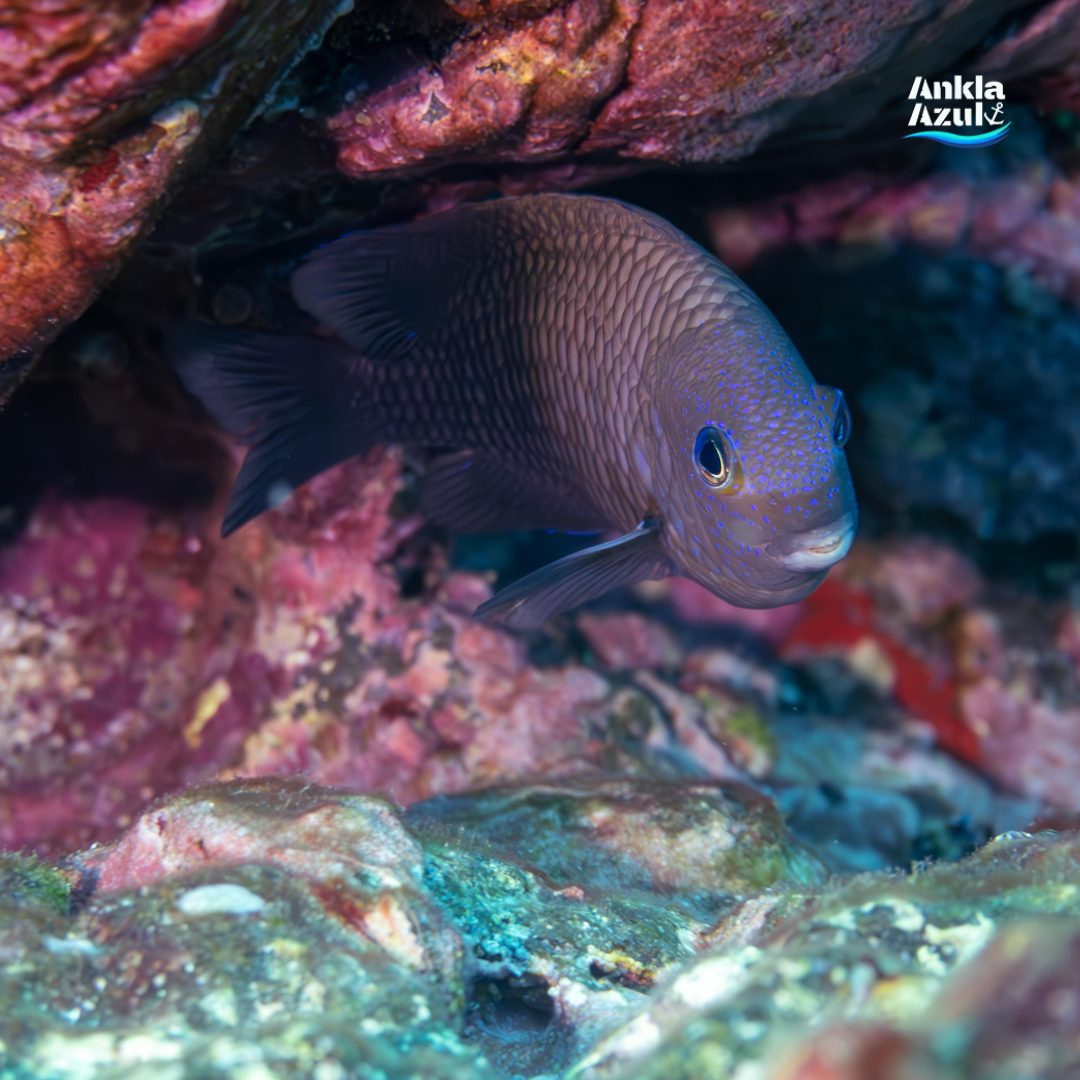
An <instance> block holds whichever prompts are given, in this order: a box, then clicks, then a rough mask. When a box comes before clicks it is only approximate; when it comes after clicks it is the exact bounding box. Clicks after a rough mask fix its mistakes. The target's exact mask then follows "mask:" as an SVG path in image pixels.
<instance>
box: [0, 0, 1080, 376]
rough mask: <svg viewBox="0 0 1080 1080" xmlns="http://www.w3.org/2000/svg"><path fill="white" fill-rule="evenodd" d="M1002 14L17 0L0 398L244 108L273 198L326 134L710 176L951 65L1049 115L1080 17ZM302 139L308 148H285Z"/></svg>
mask: <svg viewBox="0 0 1080 1080" xmlns="http://www.w3.org/2000/svg"><path fill="white" fill-rule="evenodd" d="M1023 6H1024V5H1022V4H1021V3H1019V2H1018V0H993V2H986V0H984V2H980V3H974V2H970V0H964V2H960V3H951V4H946V3H943V2H940V0H894V2H890V3H888V4H884V5H871V4H859V5H856V6H854V7H852V6H851V5H847V4H834V5H826V6H825V7H822V6H821V5H814V4H789V5H786V6H783V7H781V8H779V9H778V8H776V7H775V6H774V5H770V4H764V3H759V2H756V0H755V2H747V3H742V4H738V5H727V6H723V5H721V6H719V7H718V6H717V5H715V4H710V3H705V2H696V0H695V2H692V3H691V2H684V0H677V2H676V0H561V2H558V0H539V2H536V0H526V2H507V3H498V4H494V5H492V4H482V3H476V2H474V0H455V2H453V3H447V4H446V5H445V6H439V5H434V6H432V5H423V4H420V3H408V4H403V5H397V4H395V5H380V4H370V3H364V4H358V5H356V6H355V10H353V5H352V4H351V3H337V4H335V3H332V2H330V0H326V2H324V3H318V4H301V3H294V2H290V0H275V2H274V3H272V4H270V5H269V6H262V7H257V8H256V7H252V6H251V5H248V4H245V3H242V2H240V0H214V2H212V3H201V2H194V0H186V2H176V3H165V2H155V0H144V2H141V3H137V4H129V5H124V6H122V7H119V8H117V7H116V6H115V5H108V4H97V3H95V4H89V5H77V6H75V7H72V8H70V9H68V8H60V9H58V10H54V9H52V8H48V9H45V10H40V11H39V10H37V9H36V7H35V5H32V4H31V5H23V6H18V7H16V9H15V10H14V12H13V14H12V19H11V22H10V24H9V25H7V26H6V27H5V28H4V30H3V32H2V33H3V38H2V42H3V44H4V45H5V48H4V50H3V52H4V59H3V60H2V61H0V206H2V208H3V213H2V219H0V288H2V289H3V292H4V296H5V310H4V312H3V314H2V316H0V360H4V359H8V358H11V359H10V360H9V361H8V363H7V364H6V365H5V366H4V367H2V368H0V380H2V381H0V391H3V390H4V389H5V386H4V384H10V383H11V382H12V381H17V379H18V378H19V377H20V375H21V373H22V370H23V366H24V363H25V359H26V358H27V357H32V356H34V355H35V354H36V353H37V352H38V351H39V350H40V349H41V347H42V346H43V345H45V344H47V343H48V342H49V341H50V340H52V338H53V337H54V336H55V335H56V333H57V331H58V330H59V329H60V328H61V327H62V326H63V325H65V324H66V323H67V322H69V321H70V320H71V319H73V318H74V317H76V316H77V315H78V314H80V313H81V312H82V311H83V309H84V308H85V307H86V306H87V304H88V303H89V302H90V300H91V299H93V297H94V296H95V294H96V293H97V292H98V291H99V290H100V288H101V287H102V285H103V284H104V283H105V282H107V281H108V280H109V279H110V278H111V277H112V276H113V274H114V273H115V272H116V270H117V268H118V267H119V265H120V263H121V261H122V260H123V258H124V257H125V256H126V255H127V254H128V253H129V252H130V250H131V246H132V244H133V242H134V241H135V240H136V239H137V238H138V237H139V235H140V234H141V233H142V232H144V231H145V229H146V227H147V226H148V225H149V224H151V223H152V221H153V219H154V217H155V215H156V213H157V212H158V210H159V209H160V207H161V205H162V204H163V202H164V200H165V199H166V197H167V196H168V195H169V194H170V193H171V191H172V189H174V188H175V187H176V186H177V182H178V181H179V180H180V179H181V178H182V176H184V175H187V174H190V172H191V166H192V165H195V164H202V163H204V162H206V161H207V160H209V158H210V157H211V155H213V154H214V152H215V151H216V150H217V149H218V148H219V147H221V146H222V145H223V142H224V140H225V139H226V138H227V137H229V136H235V135H236V134H237V133H238V132H239V131H240V130H241V129H242V128H243V127H244V125H245V124H246V123H247V122H248V121H249V119H250V118H251V116H252V114H253V112H256V111H259V110H262V111H263V112H264V113H265V120H264V121H263V122H262V130H263V131H264V132H269V140H270V141H271V142H272V141H273V140H274V139H275V138H277V136H278V135H279V134H280V135H281V139H280V143H281V146H282V148H283V149H282V150H281V151H279V152H278V153H277V154H276V155H273V156H274V163H273V165H272V168H273V169H274V170H275V171H276V172H277V173H278V174H279V175H278V186H279V187H287V186H288V185H289V184H290V183H292V184H300V183H302V182H304V181H305V180H310V178H311V175H312V174H315V175H319V174H320V173H325V172H327V171H329V170H330V169H332V165H331V164H330V163H329V161H328V162H327V163H326V165H325V166H323V165H322V163H321V159H323V158H326V157H327V154H326V149H328V148H329V147H330V146H332V147H333V152H334V154H335V155H336V166H337V169H338V170H340V172H341V173H342V174H344V175H345V176H347V177H350V178H353V179H363V178H369V177H373V176H378V175H381V174H384V173H387V172H390V173H395V174H397V173H402V172H410V173H417V172H421V171H429V170H431V169H432V168H433V167H436V166H439V165H443V164H448V163H449V164H460V163H463V162H470V161H474V162H477V163H482V164H489V163H493V162H505V163H538V164H541V165H542V164H544V163H550V162H559V163H560V164H559V165H558V166H557V167H556V171H555V172H554V173H552V174H551V175H550V176H549V177H548V178H547V180H546V181H545V182H546V183H547V184H549V185H550V183H552V182H553V181H554V182H556V183H559V182H560V180H559V178H560V177H561V185H560V186H565V185H569V184H572V183H574V182H575V181H576V180H580V177H581V176H585V175H588V174H589V173H590V171H592V172H596V173H603V172H604V171H605V170H606V171H608V172H613V171H617V170H618V169H619V168H623V167H624V164H623V163H627V162H630V163H644V162H665V163H722V162H728V161H733V160H737V159H741V158H744V157H746V156H748V155H750V154H753V153H754V152H755V151H757V150H758V149H759V148H760V147H761V146H762V144H764V143H766V142H767V141H768V140H775V139H781V140H787V139H790V140H791V141H793V142H795V143H798V142H799V141H800V140H805V139H807V138H812V139H817V140H820V139H823V138H835V137H836V136H838V135H846V134H850V133H851V132H853V131H856V130H858V129H859V128H860V127H863V126H865V125H867V124H869V123H870V122H872V121H873V120H874V119H875V118H876V117H877V116H878V115H879V113H880V112H881V111H882V110H883V109H884V108H885V107H886V106H887V105H888V104H889V103H890V102H891V101H892V100H893V99H895V98H897V97H899V96H901V95H902V94H903V92H904V90H905V88H906V86H907V85H908V84H909V83H910V80H911V78H912V76H913V75H915V74H926V73H928V72H934V71H938V70H942V69H943V68H945V67H948V66H949V65H950V64H954V63H955V62H956V61H957V60H958V59H959V58H960V57H964V56H967V57H968V62H969V63H971V64H972V65H975V66H976V67H978V61H981V62H982V67H979V68H978V69H979V70H985V71H986V72H987V73H991V72H992V73H993V74H995V75H997V76H1004V77H1008V78H1013V79H1022V80H1024V81H1025V82H1026V83H1027V84H1028V85H1030V86H1031V88H1032V90H1031V92H1032V94H1033V95H1034V96H1035V97H1036V98H1037V99H1038V100H1040V101H1043V102H1045V103H1046V106H1047V107H1068V106H1069V104H1070V103H1072V102H1074V101H1075V93H1076V91H1075V87H1076V81H1077V79H1076V74H1075V59H1074V58H1075V55H1076V52H1077V49H1076V45H1077V41H1078V39H1080V29H1078V26H1080V18H1078V16H1077V12H1078V11H1080V5H1078V4H1077V2H1076V0H1056V2H1053V3H1048V4H1045V5H1044V6H1043V7H1042V9H1041V10H1037V11H1035V12H1034V13H1032V14H1031V17H1030V18H1027V19H1024V20H1019V21H1018V20H1014V19H1012V18H1011V16H1012V13H1014V12H1016V11H1018V10H1019V9H1021V8H1022V7H1023ZM1002 20H1006V22H1005V23H1004V27H1005V29H1004V32H1003V33H1001V32H999V34H1000V35H1001V36H1003V37H1004V40H997V41H995V40H994V38H993V37H992V36H991V37H988V35H989V34H990V32H991V31H992V30H994V29H995V27H996V26H998V25H999V24H1001V23H1002ZM1070 44H1071V47H1072V48H1071V51H1070ZM980 49H981V55H975V56H972V55H971V54H972V51H973V50H975V51H976V52H977V53H978V51H979V50H980ZM313 50H314V51H315V52H316V59H315V60H314V61H312V62H310V63H307V64H306V65H305V64H301V66H300V67H299V68H298V69H296V70H295V71H293V74H291V75H290V74H289V72H290V71H292V69H294V68H295V67H296V65H297V64H298V63H300V62H301V61H302V60H303V58H304V57H305V56H306V55H307V54H308V53H309V52H312V51H313ZM1070 64H1071V65H1072V66H1070ZM301 125H306V126H307V127H308V128H310V129H311V135H310V137H307V138H306V139H305V140H302V141H301V142H299V143H294V142H292V141H291V140H292V136H291V134H290V132H292V131H293V130H294V129H295V128H297V127H298V126H301ZM279 128H280V129H281V130H280V131H279V130H278V129H279ZM574 161H579V162H581V163H582V164H581V166H580V168H578V167H576V166H574V165H572V164H571V162H574ZM560 170H561V171H560ZM224 171H225V172H226V173H227V170H224ZM221 186H222V187H224V186H227V181H224V180H223V181H222V183H221ZM212 212H213V211H212V209H211V213H212Z"/></svg>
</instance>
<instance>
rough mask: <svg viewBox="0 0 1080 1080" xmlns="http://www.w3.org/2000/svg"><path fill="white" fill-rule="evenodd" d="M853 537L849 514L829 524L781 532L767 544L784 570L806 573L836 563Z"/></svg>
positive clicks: (851, 518)
mask: <svg viewBox="0 0 1080 1080" xmlns="http://www.w3.org/2000/svg"><path fill="white" fill-rule="evenodd" d="M854 539H855V518H854V516H852V515H850V514H849V515H846V516H845V517H844V518H842V519H841V520H840V521H837V522H834V523H833V524H831V525H825V526H823V527H822V528H819V529H810V530H809V531H807V532H802V533H795V534H794V535H792V536H785V537H784V538H783V539H782V540H778V541H776V542H775V543H774V544H772V545H770V547H771V549H772V550H773V552H774V554H776V556H777V557H778V559H779V561H780V564H781V565H782V566H783V567H784V569H785V570H791V571H795V572H798V573H808V572H814V571H819V570H827V569H828V568H829V567H830V566H833V565H835V564H836V563H838V562H839V561H840V560H841V559H842V558H843V557H844V556H845V555H846V554H847V553H848V552H849V551H850V550H851V543H852V541H853V540H854Z"/></svg>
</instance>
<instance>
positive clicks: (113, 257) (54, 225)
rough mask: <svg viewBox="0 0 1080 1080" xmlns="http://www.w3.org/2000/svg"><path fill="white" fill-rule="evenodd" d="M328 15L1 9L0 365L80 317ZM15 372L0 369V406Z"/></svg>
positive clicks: (193, 5)
mask: <svg viewBox="0 0 1080 1080" xmlns="http://www.w3.org/2000/svg"><path fill="white" fill-rule="evenodd" d="M333 12H334V8H333V5H332V4H330V3H317V4H305V3H294V2H291V0H275V2H273V3H271V4H269V5H265V6H261V7H256V6H252V5H248V4H246V3H243V2H239V0H212V2H209V3H204V2H199V0H180V2H176V3H164V2H161V3H159V2H154V0H145V2H139V3H134V4H123V5H116V4H110V3H90V4H75V5H69V6H64V5H44V6H42V5H35V4H25V5H16V6H15V8H14V10H13V11H12V12H11V14H10V18H9V19H7V20H5V25H4V27H3V28H2V29H0V52H2V54H3V59H2V60H0V291H2V293H3V296H4V312H3V316H2V317H0V360H3V359H6V358H7V357H9V356H11V355H12V354H16V353H20V352H29V353H31V354H32V353H34V352H36V351H37V350H39V349H40V348H41V346H42V345H44V344H46V343H47V342H48V341H50V340H51V339H52V338H53V337H54V336H55V335H56V333H57V331H58V330H59V329H60V328H61V327H62V326H63V325H64V324H65V323H67V322H69V321H70V320H71V319H72V318H74V317H75V316H77V315H79V314H81V312H82V311H83V309H84V308H85V307H86V305H87V304H88V303H89V302H90V300H91V299H93V297H94V295H95V294H96V293H97V291H98V290H99V289H100V288H101V286H102V284H103V283H104V282H105V281H107V280H108V279H109V278H110V277H112V275H113V274H114V273H115V271H116V269H117V267H118V266H119V263H120V260H121V259H123V257H124V256H125V255H126V254H128V253H129V251H130V249H131V246H132V244H133V242H134V241H135V240H136V239H137V238H138V236H139V235H140V233H141V232H142V231H143V229H144V228H145V227H146V226H147V225H148V224H149V223H150V222H151V221H152V220H153V218H154V216H155V213H156V211H157V210H158V209H159V207H160V205H161V203H162V200H163V198H164V196H165V195H166V193H167V192H168V190H169V188H170V186H171V185H172V184H173V183H175V180H176V179H177V178H178V175H179V173H180V171H181V169H183V168H184V167H185V166H187V165H189V164H190V162H191V161H192V160H193V157H194V155H195V154H196V153H199V154H202V155H204V156H205V155H207V154H209V153H211V152H212V151H213V150H214V149H216V148H218V147H220V146H221V144H222V140H223V138H224V137H225V136H226V135H229V134H231V133H232V132H234V131H235V130H236V128H237V127H238V126H240V125H241V124H243V123H244V122H245V121H246V120H247V119H248V117H249V116H250V114H251V112H252V109H253V108H254V106H255V105H256V104H258V103H259V102H260V100H261V99H262V98H263V96H264V95H265V94H266V93H267V92H268V91H269V90H270V88H271V87H272V85H273V83H274V81H275V79H277V78H278V77H279V76H280V75H281V74H282V72H283V70H284V69H285V67H286V65H287V64H288V63H290V62H291V61H292V60H294V59H295V57H296V56H297V55H298V50H299V51H300V54H302V52H303V51H304V50H306V49H307V48H310V47H312V46H313V45H314V44H316V43H317V41H318V39H319V36H320V31H321V29H322V28H323V27H324V26H325V25H326V24H327V23H328V21H329V20H330V18H331V17H332V13H333ZM255 56H257V57H258V60H257V62H252V60H251V59H250V57H255ZM20 371H21V368H20V365H19V364H18V363H15V364H13V365H11V367H10V369H7V368H5V367H4V366H3V365H0V396H2V395H3V392H4V391H5V389H7V386H6V385H5V384H6V383H8V382H9V376H10V378H12V379H14V378H16V377H17V376H18V375H19V374H20Z"/></svg>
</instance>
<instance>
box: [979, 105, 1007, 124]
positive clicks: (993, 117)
mask: <svg viewBox="0 0 1080 1080" xmlns="http://www.w3.org/2000/svg"><path fill="white" fill-rule="evenodd" d="M1004 108H1005V103H1004V102H1002V101H999V102H997V103H996V104H995V105H994V111H993V112H992V113H988V112H984V113H983V116H984V117H986V122H987V123H988V124H1003V123H1004V122H1005V121H1004V120H1000V119H999V117H1000V116H1001V111H1002V109H1004Z"/></svg>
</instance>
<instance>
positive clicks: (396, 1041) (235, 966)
mask: <svg viewBox="0 0 1080 1080" xmlns="http://www.w3.org/2000/svg"><path fill="white" fill-rule="evenodd" d="M1077 844H1078V841H1077V837H1076V835H1075V834H1073V833H1063V834H1053V833H1047V834H1038V835H1028V834H1010V835H1005V836H1002V837H999V838H998V839H996V840H994V841H993V842H991V843H990V844H988V845H987V846H986V847H984V848H983V849H982V850H980V851H978V852H977V853H976V854H974V855H972V856H970V857H969V858H967V859H966V860H964V861H962V862H960V863H957V864H953V865H941V866H938V867H935V868H932V869H920V870H917V871H915V872H913V873H911V874H909V875H906V876H905V875H894V874H880V873H879V874H876V875H862V876H860V877H857V878H854V879H850V880H848V881H843V880H840V881H835V882H833V883H831V884H828V883H826V882H825V880H824V875H823V870H822V868H821V866H820V864H818V863H817V862H816V860H815V859H814V858H813V857H812V856H811V855H809V854H808V853H807V852H805V851H803V850H801V849H800V847H799V845H798V843H797V842H796V841H794V840H793V839H792V838H791V836H790V835H789V834H787V833H786V830H785V829H784V826H783V825H782V824H781V823H780V821H779V818H778V817H777V816H776V813H775V810H774V809H772V808H771V807H770V805H769V804H768V802H767V800H763V799H761V798H760V797H753V798H749V799H748V797H747V795H746V793H740V792H739V791H737V790H735V789H731V788H725V787H723V786H717V785H715V784H685V783H678V784H675V783H670V782H668V783H663V782H658V781H643V782H635V781H627V780H620V781H609V780H602V779H597V780H594V781H587V782H586V781H577V782H575V783H573V784H569V785H567V784H563V785H555V784H542V785H538V786H536V785H534V786H529V785H525V786H521V785H519V786H514V787H507V788H503V789H499V790H493V791H490V792H486V793H479V794H476V795H461V796H449V797H443V798H440V799H437V800H434V801H432V802H427V803H420V804H417V805H416V806H415V807H413V808H412V809H411V810H410V811H408V813H406V814H404V815H402V814H401V813H400V811H398V810H396V809H395V808H394V807H393V806H392V805H391V804H389V803H387V802H385V801H383V800H380V799H377V798H372V797H368V796H360V795H353V794H348V793H346V792H343V791H340V790H335V789H329V788H319V787H315V786H313V785H310V784H305V783H302V782H300V781H295V780H293V781H289V780H254V781H250V780H249V781H239V780H237V781H231V782H225V783H219V784H214V785H209V786H205V787H201V788H194V789H192V790H190V791H188V792H187V793H185V794H184V795H182V796H180V797H178V798H176V799H173V800H171V801H166V802H163V803H160V804H158V805H157V806H155V807H152V808H151V809H150V810H148V811H147V812H146V814H144V815H143V816H142V817H141V818H140V819H139V820H138V821H137V822H135V823H134V824H133V826H132V827H131V829H130V830H129V831H128V832H127V833H126V834H124V835H123V836H122V837H121V838H120V839H119V840H118V841H117V842H116V843H114V844H112V845H110V846H107V847H98V848H92V849H90V850H89V851H87V852H85V853H82V854H79V855H74V856H71V857H69V858H68V859H66V860H64V861H63V862H62V863H61V864H59V865H56V866H52V865H49V864H47V863H43V862H40V861H37V860H34V859H32V858H28V857H24V856H16V855H8V856H3V857H2V858H0V947H2V948H3V951H4V956H5V964H4V967H3V971H2V973H0V1004H2V1006H3V1007H2V1008H0V1047H2V1048H3V1050H2V1052H3V1054H4V1060H5V1062H6V1063H7V1064H8V1065H11V1066H14V1067H15V1069H16V1074H19V1070H22V1071H23V1072H26V1073H27V1074H32V1075H34V1076H41V1077H50V1078H51V1077H56V1078H58V1080H59V1078H64V1077H86V1076H102V1077H107V1076H114V1075H129V1076H138V1075H144V1074H145V1075H149V1070H151V1069H153V1070H154V1073H155V1074H156V1075H160V1076H176V1077H181V1076H189V1075H192V1074H194V1073H199V1074H200V1075H202V1074H214V1075H217V1074H226V1073H227V1074H230V1075H252V1076H256V1075H257V1076H269V1077H276V1076H298V1075H312V1076H320V1077H321V1076H370V1077H375V1076H381V1075H393V1076H402V1077H408V1076H416V1077H432V1076H434V1077H440V1076H446V1077H450V1076H457V1077H461V1076H467V1077H478V1078H479V1077H493V1078H494V1077H499V1076H510V1075H522V1074H526V1075H532V1074H535V1073H537V1072H541V1071H542V1072H544V1073H546V1074H550V1073H551V1072H552V1071H558V1072H560V1073H565V1074H566V1075H568V1076H578V1077H597V1078H599V1077H607V1076H624V1075H625V1076H631V1075H632V1076H643V1077H648V1076H665V1077H671V1078H678V1077H693V1076H699V1075H702V1074H703V1073H710V1074H711V1073H714V1072H716V1071H717V1070H720V1071H724V1072H733V1071H735V1070H739V1069H743V1068H748V1067H750V1066H755V1067H756V1068H757V1069H758V1070H759V1071H758V1073H755V1075H774V1076H777V1077H787V1076H792V1077H795V1076H809V1075H815V1076H816V1075H827V1076H838V1077H839V1076H852V1077H855V1076H859V1077H862V1076H872V1075H885V1074H884V1073H881V1072H879V1071H875V1070H877V1069H879V1068H881V1067H882V1065H881V1063H882V1062H894V1063H895V1062H902V1063H903V1064H904V1066H905V1068H907V1069H908V1070H911V1069H915V1070H917V1069H918V1068H920V1067H923V1066H925V1067H926V1068H930V1069H931V1070H932V1071H929V1072H923V1073H920V1075H935V1076H936V1075H939V1074H940V1075H942V1076H960V1075H964V1076H973V1075H978V1076H988V1077H989V1076H1006V1075H1011V1074H1010V1072H1009V1069H1010V1067H1016V1068H1019V1067H1020V1064H1019V1063H1020V1062H1021V1061H1026V1062H1029V1063H1030V1061H1031V1060H1032V1058H1031V1056H1030V1055H1031V1054H1032V1053H1033V1052H1035V1050H1034V1049H1033V1048H1034V1047H1037V1053H1038V1061H1039V1063H1040V1064H1041V1065H1045V1067H1046V1069H1049V1070H1052V1071H1051V1072H1047V1071H1044V1070H1040V1071H1039V1075H1064V1072H1063V1071H1062V1070H1067V1069H1068V1068H1075V1067H1076V1066H1077V1064H1080V1062H1078V1060H1077V1056H1076V1055H1077V1048H1076V1045H1075V1040H1074V1039H1073V1038H1072V1032H1073V1031H1074V1030H1075V1022H1076V1014H1075V1010H1076V1000H1077V993H1078V989H1080V988H1078V986H1077V982H1076V978H1077V976H1076V965H1075V953H1076V942H1077V940H1078V935H1080V898H1078V895H1077V890H1076V888H1075V886H1074V885H1071V884H1067V883H1068V882H1070V881H1071V880H1072V879H1074V878H1075V875H1076V872H1077V865H1078V863H1077V859H1078V846H1077ZM811 1024H812V1025H813V1026H814V1028H815V1030H814V1031H813V1033H811V1034H803V1033H804V1032H806V1031H807V1028H808V1026H809V1025H811ZM822 1025H825V1026H824V1027H822ZM1032 1039H1035V1040H1036V1042H1035V1043H1032V1041H1031V1040H1032ZM831 1047H835V1049H831ZM853 1061H854V1062H859V1063H861V1064H859V1065H858V1066H857V1067H856V1066H854V1065H852V1064H851V1063H852V1062H853ZM815 1062H817V1063H818V1064H815ZM821 1062H827V1063H828V1068H829V1069H831V1070H833V1071H827V1072H815V1071H813V1070H814V1069H821V1068H823V1067H824V1066H823V1065H822V1064H821ZM766 1064H768V1065H769V1067H770V1068H771V1069H774V1070H775V1071H772V1072H769V1073H765V1072H761V1071H760V1070H761V1069H763V1068H764V1067H765V1066H766ZM897 1067H898V1066H897ZM845 1070H846V1071H845ZM888 1075H893V1074H892V1073H889V1074H888ZM895 1075H914V1073H912V1072H910V1071H908V1072H903V1073H900V1072H897V1073H896V1074H895Z"/></svg>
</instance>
